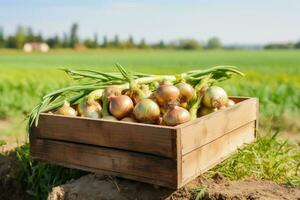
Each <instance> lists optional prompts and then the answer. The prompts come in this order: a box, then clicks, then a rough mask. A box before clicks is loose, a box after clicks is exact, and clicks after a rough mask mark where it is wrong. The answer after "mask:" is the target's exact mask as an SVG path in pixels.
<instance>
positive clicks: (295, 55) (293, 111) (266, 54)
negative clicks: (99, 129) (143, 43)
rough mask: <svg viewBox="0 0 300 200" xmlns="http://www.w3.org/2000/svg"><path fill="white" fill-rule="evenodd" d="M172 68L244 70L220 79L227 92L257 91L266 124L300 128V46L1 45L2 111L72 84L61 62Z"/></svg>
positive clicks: (15, 112) (25, 107)
mask: <svg viewBox="0 0 300 200" xmlns="http://www.w3.org/2000/svg"><path fill="white" fill-rule="evenodd" d="M116 62H118V63H121V64H122V65H123V66H124V67H126V68H127V69H128V70H131V71H140V72H148V73H160V74H173V73H178V72H182V71H186V70H191V69H199V68H207V67H211V66H216V65H234V66H237V67H239V69H240V70H242V71H243V72H245V73H246V77H244V78H234V79H232V80H230V81H227V82H224V83H221V85H222V86H224V87H225V88H226V90H227V91H228V93H229V95H242V96H256V97H259V99H260V103H261V109H260V112H261V118H260V124H261V125H262V127H265V128H269V127H272V128H276V129H284V130H286V131H289V132H299V130H300V125H299V122H298V120H297V119H298V118H299V116H300V90H299V89H300V51H172V50H164V51H158V50H145V51H140V50H130V51H128V50H126V51H125V50H94V51H83V52H75V51H72V50H56V51H52V52H50V53H48V54H41V53H34V54H25V53H22V52H20V51H14V50H11V51H10V50H2V51H0V97H1V101H0V117H1V118H11V117H12V116H20V114H26V113H28V112H29V111H30V110H31V108H32V107H33V106H34V105H35V104H36V103H37V102H38V101H39V99H40V97H41V96H42V95H43V94H45V93H46V92H49V91H52V90H54V89H57V88H59V87H61V86H64V85H69V84H72V80H70V79H69V78H68V77H67V76H66V75H65V74H64V73H63V72H62V71H60V70H58V69H59V68H63V67H67V68H73V69H83V68H85V69H96V70H100V71H112V70H115V67H114V64H115V63H116Z"/></svg>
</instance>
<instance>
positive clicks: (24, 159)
mask: <svg viewBox="0 0 300 200" xmlns="http://www.w3.org/2000/svg"><path fill="white" fill-rule="evenodd" d="M16 155H17V158H18V162H19V165H20V167H21V170H20V171H19V173H20V174H19V175H18V177H19V178H20V181H21V182H22V184H23V186H24V188H26V189H27V192H28V194H29V195H30V196H32V197H33V198H34V199H47V196H48V193H49V192H50V190H51V189H52V187H54V186H57V185H60V184H64V183H66V182H67V181H68V180H71V179H76V178H79V177H80V176H82V175H84V174H86V172H83V171H80V170H75V169H68V168H64V167H60V166H56V165H50V164H46V163H43V162H39V161H32V160H31V159H30V157H29V145H28V144H25V145H23V146H20V147H18V148H16Z"/></svg>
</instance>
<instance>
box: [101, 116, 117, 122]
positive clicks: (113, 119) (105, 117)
mask: <svg viewBox="0 0 300 200" xmlns="http://www.w3.org/2000/svg"><path fill="white" fill-rule="evenodd" d="M102 119H105V120H110V121H118V119H117V118H115V117H114V116H111V115H105V116H103V117H102Z"/></svg>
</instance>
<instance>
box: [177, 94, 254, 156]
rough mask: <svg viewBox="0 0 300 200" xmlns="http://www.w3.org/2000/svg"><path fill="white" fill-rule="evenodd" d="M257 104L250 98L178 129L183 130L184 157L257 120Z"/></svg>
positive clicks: (182, 145) (182, 146)
mask: <svg viewBox="0 0 300 200" xmlns="http://www.w3.org/2000/svg"><path fill="white" fill-rule="evenodd" d="M257 104H258V102H257V99H255V98H250V99H247V100H244V101H241V102H240V103H237V104H236V105H234V106H232V107H230V108H227V109H224V110H219V111H217V112H214V113H211V114H209V115H206V116H204V117H201V118H199V119H196V120H193V121H191V122H189V123H190V124H186V125H182V126H180V127H178V128H180V129H181V148H182V155H185V154H187V153H189V152H191V151H193V150H194V149H197V148H199V147H201V146H203V145H205V144H207V143H209V142H211V141H213V140H215V139H216V138H219V137H221V136H222V135H224V134H226V133H228V132H230V131H232V130H234V129H236V128H238V127H241V126H242V125H244V124H247V123H249V122H251V121H254V120H256V118H257Z"/></svg>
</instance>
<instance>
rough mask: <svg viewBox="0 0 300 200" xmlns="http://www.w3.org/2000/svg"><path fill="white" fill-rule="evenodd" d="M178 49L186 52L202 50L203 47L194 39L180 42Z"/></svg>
mask: <svg viewBox="0 0 300 200" xmlns="http://www.w3.org/2000/svg"><path fill="white" fill-rule="evenodd" d="M176 48H177V49H184V50H193V49H200V48H202V46H201V45H200V43H199V42H198V41H197V40H194V39H185V40H179V42H178V46H177V47H176Z"/></svg>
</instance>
